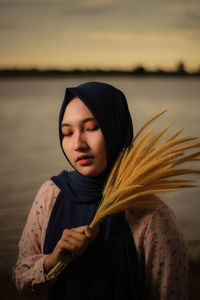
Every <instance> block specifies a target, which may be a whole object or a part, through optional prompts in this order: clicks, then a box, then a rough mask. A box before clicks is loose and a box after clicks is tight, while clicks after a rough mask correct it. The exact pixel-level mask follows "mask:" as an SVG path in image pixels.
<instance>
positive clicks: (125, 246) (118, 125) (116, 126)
mask: <svg viewBox="0 0 200 300" xmlns="http://www.w3.org/2000/svg"><path fill="white" fill-rule="evenodd" d="M74 97H78V98H79V99H81V101H83V103H84V104H85V105H86V106H87V107H88V109H89V110H90V111H91V113H92V114H93V116H94V118H95V119H96V121H97V122H98V125H99V127H100V129H101V131H102V133H103V136H104V140H105V145H106V154H107V167H106V170H105V171H104V172H103V173H102V174H100V175H99V176H96V177H86V176H83V175H82V174H80V173H78V172H77V171H76V170H75V171H72V172H67V171H63V172H62V173H60V174H59V175H58V176H54V177H52V178H51V179H52V181H53V182H54V183H55V184H56V185H57V186H58V187H59V189H60V193H59V195H58V197H57V199H56V203H55V205H54V207H53V210H52V213H51V216H50V219H49V224H48V227H47V232H46V237H45V242H44V249H43V250H44V253H45V254H49V253H51V252H52V251H53V249H54V248H55V246H56V244H57V242H58V241H59V239H60V238H61V236H62V232H63V230H64V229H66V228H74V227H78V226H82V225H86V224H88V225H89V224H90V223H91V221H92V219H93V218H94V215H95V213H96V210H97V208H98V205H99V203H100V200H101V198H102V190H103V187H104V184H105V182H106V179H107V177H108V175H109V172H110V170H111V168H112V166H113V164H114V163H115V161H116V158H117V156H118V154H119V153H120V152H121V150H122V149H123V147H125V146H127V145H130V143H131V141H132V138H133V126H132V120H131V116H130V113H129V110H128V105H127V101H126V98H125V96H124V94H123V93H122V92H121V91H120V90H118V89H116V88H115V87H113V86H111V85H109V84H106V83H101V82H88V83H84V84H82V85H79V86H78V87H73V88H67V89H66V92H65V97H64V100H63V103H62V106H61V110H60V115H59V137H60V144H61V148H62V133H61V122H62V119H63V115H64V112H65V109H66V106H67V105H68V103H69V102H70V101H71V100H72V99H73V98H74ZM62 150H63V148H62ZM63 152H64V151H63ZM64 154H65V153H64ZM66 158H67V157H66ZM67 159H68V158H67ZM138 278H139V275H138V266H137V255H136V249H135V245H134V241H133V238H132V234H131V231H130V229H129V226H128V224H127V222H126V221H125V219H124V217H123V215H122V214H117V215H111V216H108V217H107V218H106V219H105V221H104V223H103V224H102V225H101V226H100V230H99V232H98V234H97V236H96V237H95V239H94V240H93V241H92V243H91V244H90V245H89V247H88V249H87V251H86V252H85V253H84V254H83V255H82V256H81V257H80V258H78V259H77V260H76V261H73V262H72V263H70V264H69V265H68V266H67V268H66V269H65V271H64V272H63V274H62V275H61V276H60V278H59V279H58V280H57V282H56V284H55V286H54V288H53V290H52V295H51V296H52V298H53V299H59V300H60V299H61V300H62V299H69V300H79V299H82V300H86V299H87V300H90V299H96V300H99V299H105V300H107V299H109V300H121V299H140V297H139V281H138Z"/></svg>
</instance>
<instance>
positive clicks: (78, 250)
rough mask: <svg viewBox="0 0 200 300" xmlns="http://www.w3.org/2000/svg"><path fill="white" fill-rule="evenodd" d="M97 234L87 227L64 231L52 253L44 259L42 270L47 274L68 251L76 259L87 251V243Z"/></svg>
mask: <svg viewBox="0 0 200 300" xmlns="http://www.w3.org/2000/svg"><path fill="white" fill-rule="evenodd" d="M96 233H97V230H95V232H94V231H92V230H91V229H90V228H89V226H88V225H86V226H81V227H76V228H72V229H65V230H64V231H63V234H62V237H61V239H60V240H59V241H58V243H57V245H56V247H55V248H54V250H53V252H52V253H51V254H49V255H47V256H46V257H45V260H44V268H45V270H46V272H47V273H48V272H49V271H50V270H51V268H53V267H54V266H55V265H56V264H57V263H58V262H59V261H60V260H61V259H62V258H63V257H64V256H65V255H66V251H70V252H71V254H72V256H73V258H77V257H78V256H80V255H82V253H83V252H84V251H85V250H86V249H87V247H88V244H89V242H90V241H91V240H92V238H93V237H94V236H95V234H96Z"/></svg>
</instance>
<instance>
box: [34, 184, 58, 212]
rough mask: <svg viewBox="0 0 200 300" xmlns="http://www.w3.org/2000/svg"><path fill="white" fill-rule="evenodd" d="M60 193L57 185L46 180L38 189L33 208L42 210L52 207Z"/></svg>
mask: <svg viewBox="0 0 200 300" xmlns="http://www.w3.org/2000/svg"><path fill="white" fill-rule="evenodd" d="M59 192H60V189H59V188H58V187H57V185H56V184H55V183H54V182H53V181H52V180H51V179H48V180H46V181H45V182H44V183H43V184H42V185H41V187H40V188H39V190H38V192H37V195H36V197H35V200H34V202H33V205H34V206H40V207H42V208H45V207H49V206H52V205H53V204H54V203H55V200H56V198H57V196H58V194H59Z"/></svg>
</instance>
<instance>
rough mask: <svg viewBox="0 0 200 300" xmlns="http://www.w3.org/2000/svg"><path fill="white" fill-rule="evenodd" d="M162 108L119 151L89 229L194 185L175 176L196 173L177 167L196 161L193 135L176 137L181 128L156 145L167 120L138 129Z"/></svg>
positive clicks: (63, 264) (63, 263)
mask: <svg viewBox="0 0 200 300" xmlns="http://www.w3.org/2000/svg"><path fill="white" fill-rule="evenodd" d="M163 113H165V111H164V112H161V113H159V114H158V115H156V116H154V117H153V118H152V119H151V120H149V121H148V122H147V123H146V124H145V125H144V126H143V127H142V128H141V129H140V130H139V131H138V133H137V135H136V136H135V137H134V139H133V141H132V143H131V145H130V146H129V147H127V148H125V149H123V151H122V152H121V153H120V155H119V157H118V159H117V161H116V162H115V165H114V167H113V169H112V171H111V173H110V175H109V178H108V180H107V183H106V185H105V187H104V190H103V197H102V200H101V202H100V205H99V207H98V210H97V212H96V215H95V217H94V219H93V221H92V223H91V224H90V228H91V229H95V228H96V227H97V226H99V225H100V224H101V223H102V221H103V220H104V218H105V217H106V216H107V215H110V214H115V213H119V212H121V211H124V210H125V209H130V208H132V209H133V208H134V209H138V210H139V209H153V208H156V207H157V206H159V203H160V202H159V201H157V198H156V197H155V196H154V194H157V193H161V192H172V191H176V190H178V189H180V188H187V187H194V186H195V185H193V184H192V181H190V180H184V179H177V176H180V175H188V174H200V170H195V169H191V168H177V166H179V165H182V164H183V163H185V162H192V161H198V160H199V159H200V152H194V153H190V154H186V152H187V151H188V150H191V149H193V148H198V147H200V142H195V140H196V139H197V138H193V137H189V136H183V137H179V136H180V134H181V132H182V129H181V130H179V131H178V132H176V133H175V134H173V135H172V136H171V137H170V138H168V139H166V140H165V141H164V142H163V143H161V144H160V145H157V144H158V142H159V141H160V139H161V138H162V137H163V136H164V135H165V133H166V132H167V130H168V129H169V128H170V126H171V124H168V125H167V126H166V127H165V128H164V129H163V130H162V131H161V132H159V133H157V134H154V135H153V131H154V129H150V130H149V131H147V132H146V133H144V134H143V136H142V137H140V138H139V136H140V135H141V133H142V132H143V131H144V130H145V129H146V128H147V126H149V124H151V123H152V122H153V121H154V120H155V119H157V118H158V117H160V116H161V115H162V114H163ZM71 261H72V256H71V254H70V253H68V254H67V255H66V257H65V258H64V259H63V260H62V261H60V262H58V264H57V265H56V266H55V267H53V268H52V269H51V270H50V272H49V273H48V278H49V279H52V278H55V277H57V276H58V275H59V274H60V273H61V272H62V271H63V270H64V269H65V267H66V266H67V264H68V263H69V262H71Z"/></svg>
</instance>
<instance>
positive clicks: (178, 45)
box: [0, 0, 200, 71]
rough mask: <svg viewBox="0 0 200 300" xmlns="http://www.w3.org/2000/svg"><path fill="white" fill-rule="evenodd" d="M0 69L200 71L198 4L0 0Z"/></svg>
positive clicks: (171, 0) (174, 0)
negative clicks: (179, 66) (182, 65)
mask: <svg viewBox="0 0 200 300" xmlns="http://www.w3.org/2000/svg"><path fill="white" fill-rule="evenodd" d="M0 37H1V46H0V68H16V67H17V68H32V67H36V68H41V69H48V68H59V69H71V68H104V69H109V68H112V69H115V68H121V69H133V68H134V67H136V66H140V65H143V66H145V67H146V68H149V69H156V68H165V69H174V68H176V66H177V64H178V63H179V62H180V61H183V62H184V63H185V67H186V69H187V70H189V71H192V70H197V69H199V68H200V55H199V54H200V1H199V0H190V1H188V0H168V1H164V0H138V1H136V0H72V1H71V0H65V1H63V0H57V1H51V0H33V1H32V0H13V1H11V0H5V1H2V0H0Z"/></svg>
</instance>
